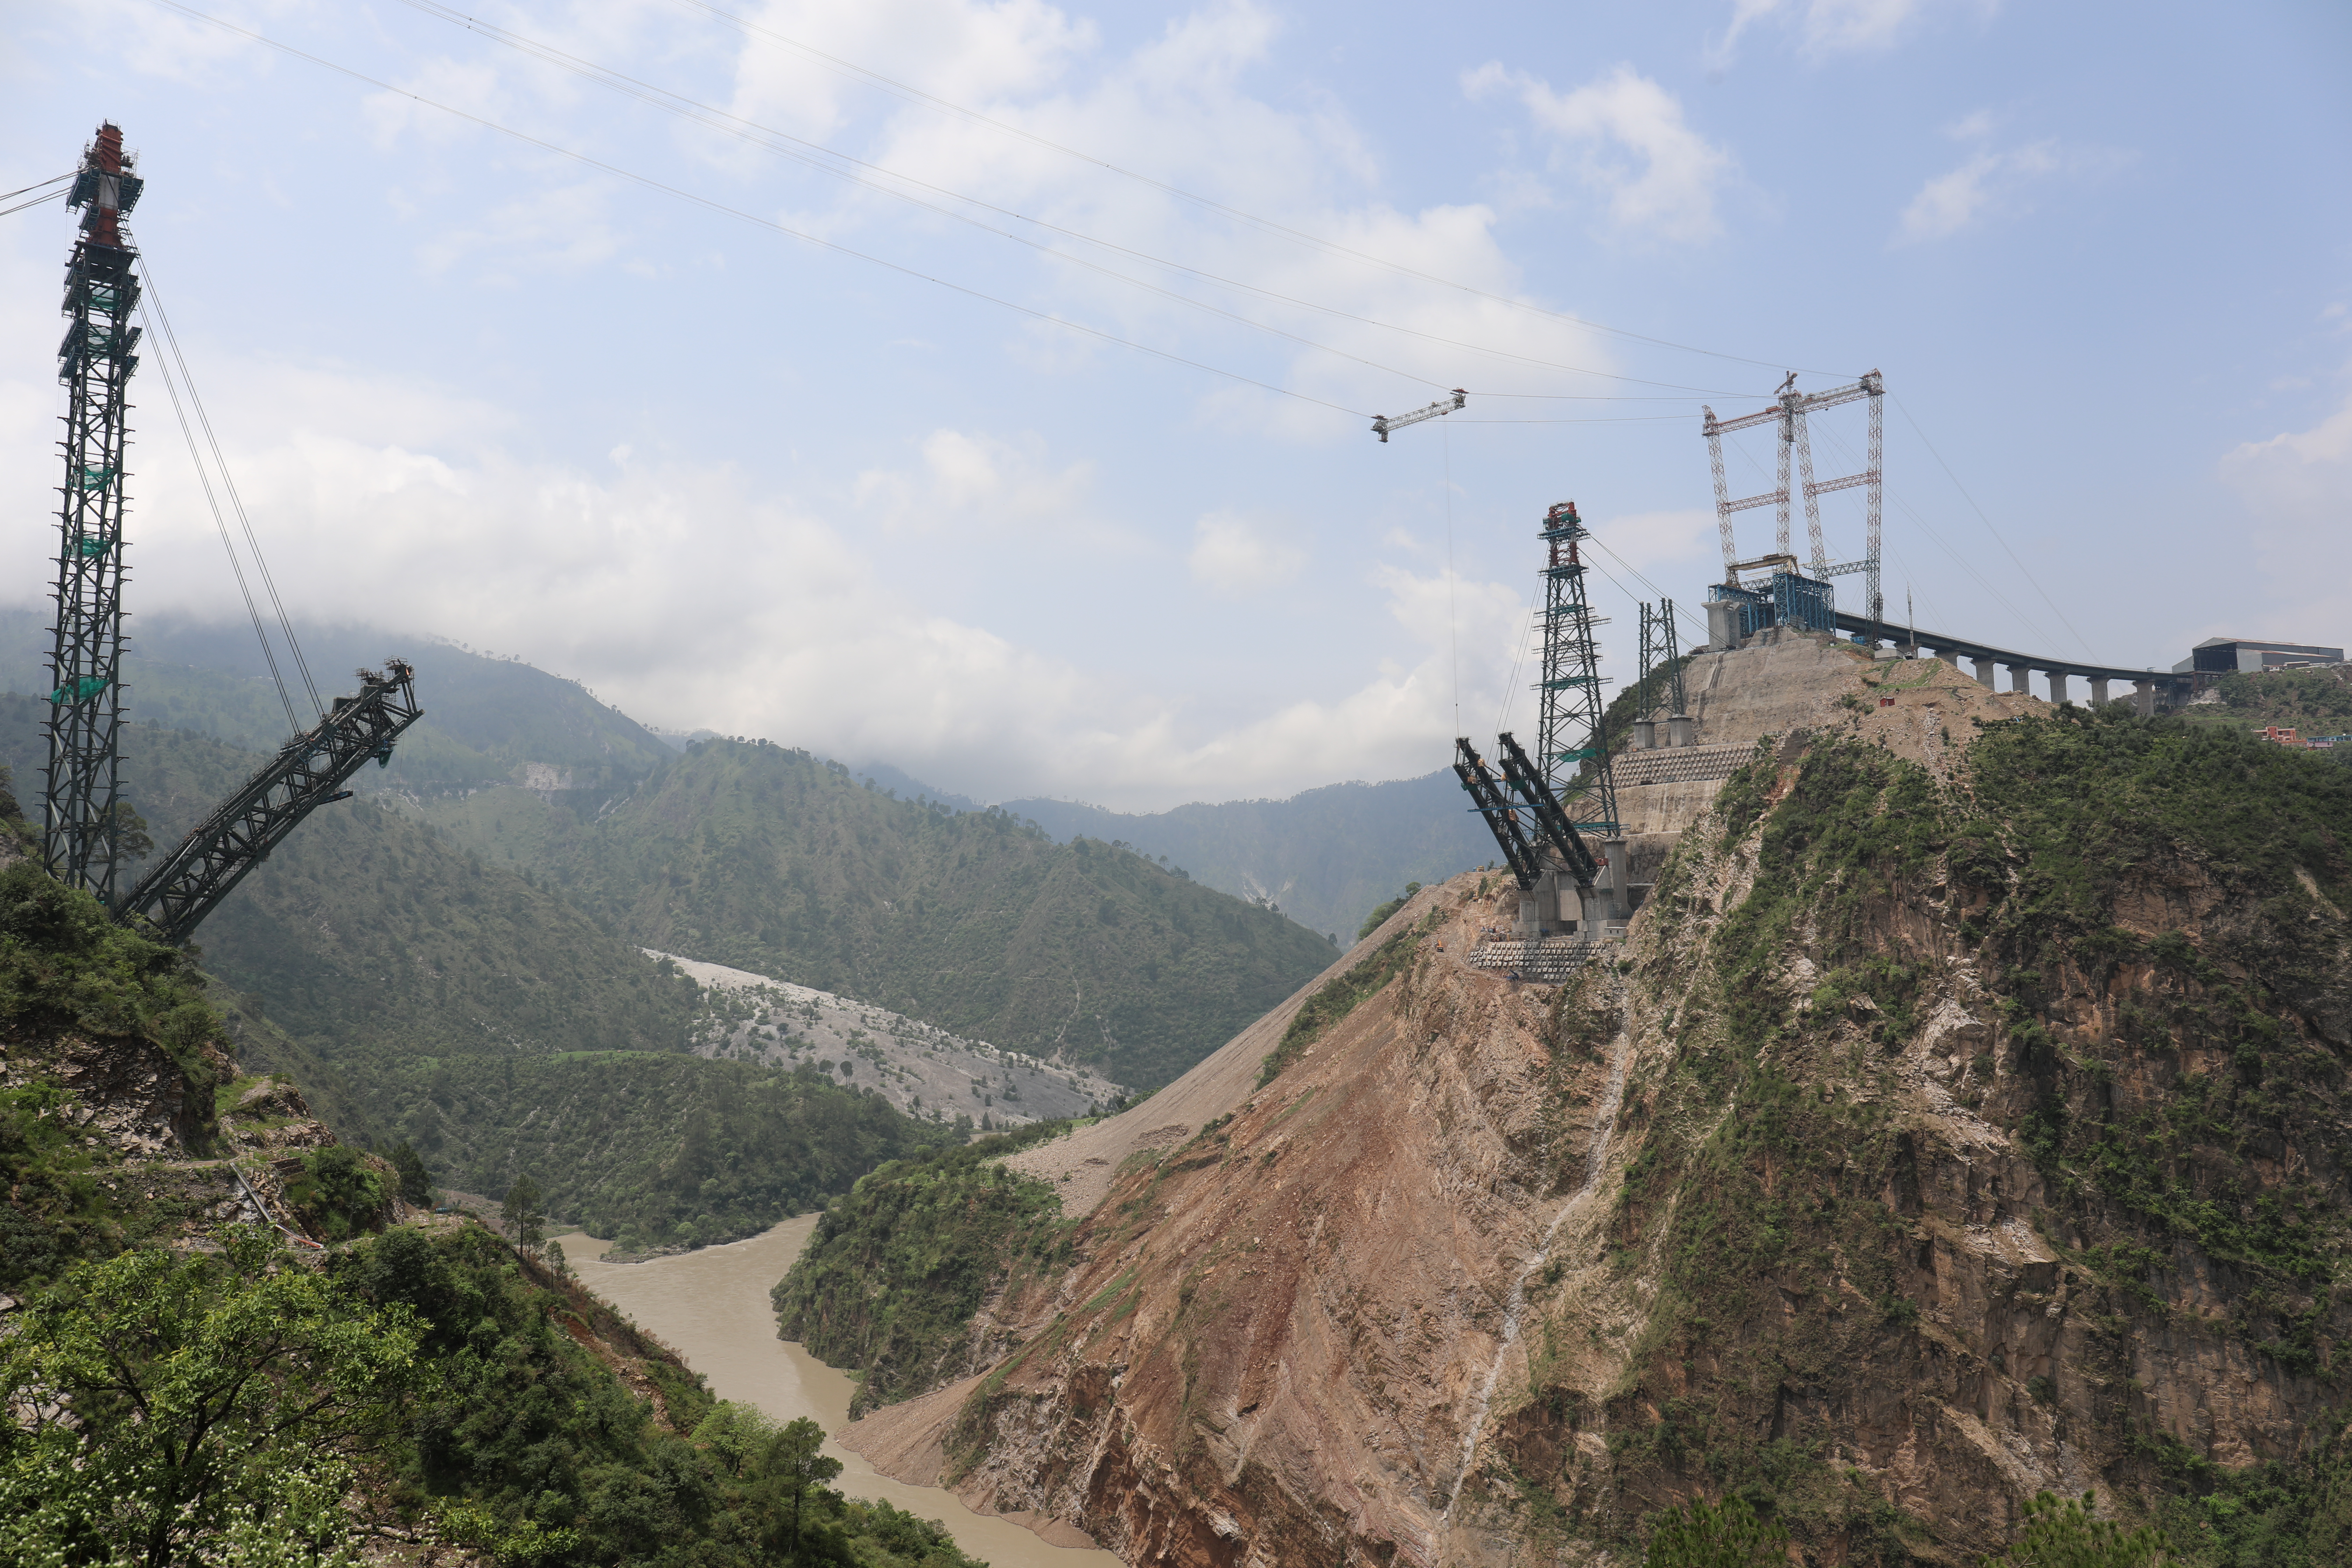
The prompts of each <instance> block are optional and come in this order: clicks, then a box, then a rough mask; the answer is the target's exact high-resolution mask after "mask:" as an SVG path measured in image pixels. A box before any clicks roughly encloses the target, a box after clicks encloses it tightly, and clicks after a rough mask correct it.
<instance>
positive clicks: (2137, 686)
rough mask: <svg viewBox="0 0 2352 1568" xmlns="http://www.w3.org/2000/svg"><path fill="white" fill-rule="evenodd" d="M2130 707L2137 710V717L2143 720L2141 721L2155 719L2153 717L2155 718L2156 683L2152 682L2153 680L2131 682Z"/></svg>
mask: <svg viewBox="0 0 2352 1568" xmlns="http://www.w3.org/2000/svg"><path fill="white" fill-rule="evenodd" d="M2132 705H2133V706H2134V707H2135V708H2137V710H2139V716H2140V717H2141V718H2143V719H2153V718H2155V717H2156V682H2155V681H2153V680H2135V681H2133V682H2132Z"/></svg>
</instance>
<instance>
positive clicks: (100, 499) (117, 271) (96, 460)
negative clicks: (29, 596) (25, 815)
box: [41, 125, 142, 903]
mask: <svg viewBox="0 0 2352 1568" xmlns="http://www.w3.org/2000/svg"><path fill="white" fill-rule="evenodd" d="M141 187H142V181H141V180H140V179H139V177H138V176H137V175H135V174H132V173H131V158H130V157H129V156H128V155H126V154H125V153H123V151H122V132H121V130H120V129H118V128H117V127H115V126H113V125H101V126H100V127H99V131H98V136H97V139H96V140H95V141H93V142H90V144H89V146H88V147H86V148H84V149H83V151H82V163H81V168H80V170H79V173H78V174H76V176H75V178H74V184H73V190H72V192H71V193H70V194H69V195H68V197H67V198H66V199H67V205H68V206H70V207H79V208H81V209H82V217H81V228H82V233H81V235H80V237H79V238H77V239H76V240H75V241H74V247H73V258H72V259H71V260H70V261H69V262H68V264H67V267H66V295H65V310H64V314H65V316H66V319H67V326H66V335H65V341H64V342H61V343H60V344H58V380H59V381H61V382H63V383H64V384H65V386H66V394H67V397H66V415H65V425H66V437H65V440H64V441H63V443H61V444H62V446H63V447H64V448H65V460H66V473H65V485H64V488H63V490H62V492H61V493H62V494H63V496H64V502H63V504H62V505H61V506H60V507H59V508H58V578H57V592H56V594H55V595H54V596H55V598H56V600H57V606H58V616H57V633H56V639H55V642H54V644H53V646H52V647H51V650H50V654H49V668H50V679H51V682H52V685H51V688H50V690H49V715H48V722H47V731H48V764H47V771H46V773H44V776H43V781H42V795H41V805H42V812H43V826H44V830H45V831H44V837H43V841H42V846H43V847H42V855H43V858H44V859H45V860H46V861H47V866H48V869H49V871H50V873H51V874H52V875H53V876H55V877H57V878H58V879H60V880H62V881H64V882H67V883H68V884H69V885H71V886H74V887H78V888H83V889H88V890H89V891H90V892H92V893H95V894H97V895H98V897H99V898H100V900H104V901H106V902H109V903H111V902H112V901H113V898H114V860H115V847H116V838H117V836H118V833H119V831H120V826H121V824H120V820H119V807H120V805H121V795H120V789H121V758H120V757H119V755H118V754H117V752H116V737H117V731H118V730H119V729H120V727H121V721H122V679H121V678H122V581H123V565H122V509H123V503H124V500H125V497H124V494H123V488H122V487H123V479H124V477H125V476H124V474H123V456H124V443H125V440H126V439H127V437H128V435H129V431H128V428H127V426H126V425H125V423H124V416H125V415H127V414H128V413H129V411H130V406H131V405H130V401H129V392H130V386H131V372H132V371H134V370H136V369H137V368H138V365H139V357H138V355H137V353H134V352H133V351H134V350H136V349H137V347H138V345H139V329H138V328H136V327H134V326H132V325H131V307H132V306H134V305H135V304H137V303H138V300H139V279H138V277H137V275H136V274H135V272H134V271H133V270H132V265H133V263H134V262H135V261H136V260H137V259H138V253H137V252H136V251H135V250H134V249H132V247H131V244H130V242H129V241H128V240H127V239H125V237H123V234H122V229H121V219H122V216H123V215H124V214H126V213H128V212H129V211H130V210H131V208H132V207H133V206H135V205H138V201H139V193H140V190H141Z"/></svg>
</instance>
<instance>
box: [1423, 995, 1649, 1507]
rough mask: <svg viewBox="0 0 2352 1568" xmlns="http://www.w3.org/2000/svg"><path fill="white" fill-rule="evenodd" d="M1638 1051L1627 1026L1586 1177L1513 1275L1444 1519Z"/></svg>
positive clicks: (1587, 1188) (1603, 1146) (1595, 1178)
mask: <svg viewBox="0 0 2352 1568" xmlns="http://www.w3.org/2000/svg"><path fill="white" fill-rule="evenodd" d="M1632 1056H1633V1031H1632V1030H1631V1029H1630V1028H1628V1029H1626V1030H1625V1031H1624V1032H1622V1033H1621V1034H1620V1035H1619V1036H1618V1037H1617V1050H1616V1053H1615V1055H1614V1056H1613V1057H1612V1058H1611V1060H1610V1063H1609V1086H1608V1088H1607V1089H1605V1090H1603V1091H1602V1093H1601V1110H1600V1113H1599V1114H1598V1115H1597V1116H1595V1117H1594V1118H1593V1122H1592V1147H1591V1151H1590V1152H1587V1153H1586V1155H1585V1157H1584V1180H1583V1181H1582V1182H1581V1183H1580V1184H1578V1185H1577V1189H1576V1191H1574V1192H1573V1193H1570V1194H1569V1195H1568V1199H1567V1201H1566V1202H1564V1203H1562V1204H1561V1205H1559V1213H1558V1214H1556V1215H1552V1216H1551V1224H1549V1225H1548V1226H1545V1227H1544V1233H1543V1240H1542V1241H1541V1242H1540V1243H1538V1246H1537V1247H1536V1249H1535V1252H1534V1253H1533V1254H1532V1255H1531V1256H1530V1257H1529V1258H1528V1261H1527V1263H1526V1265H1525V1266H1524V1267H1522V1268H1520V1269H1519V1274H1518V1278H1517V1279H1515V1280H1513V1281H1512V1284H1511V1304H1510V1306H1509V1308H1508V1309H1507V1310H1506V1311H1505V1312H1504V1314H1503V1337H1502V1342H1500V1343H1499V1344H1497V1345H1496V1347H1495V1360H1494V1362H1493V1363H1492V1364H1491V1365H1489V1366H1488V1367H1487V1368H1486V1384H1485V1385H1484V1386H1483V1387H1481V1388H1480V1389H1479V1390H1478V1408H1477V1411H1476V1413H1475V1415H1472V1416H1471V1418H1470V1428H1469V1431H1468V1432H1467V1433H1465V1435H1464V1436H1463V1439H1462V1460H1461V1463H1460V1464H1459V1465H1458V1466H1457V1467H1456V1468H1455V1471H1454V1488H1453V1490H1452V1492H1451V1494H1450V1495H1448V1496H1447V1498H1446V1500H1445V1510H1444V1513H1442V1514H1440V1515H1439V1522H1440V1523H1441V1524H1443V1523H1444V1521H1446V1520H1448V1519H1451V1518H1452V1517H1453V1515H1454V1500H1456V1499H1458V1498H1459V1497H1461V1495H1462V1483H1463V1482H1464V1481H1465V1480H1466V1479H1469V1476H1470V1465H1471V1461H1472V1460H1474V1459H1475V1458H1477V1454H1478V1439H1479V1438H1480V1437H1481V1436H1485V1434H1486V1411H1487V1408H1488V1406H1489V1405H1492V1404H1493V1403H1494V1399H1495V1385H1496V1384H1497V1383H1499V1382H1501V1381H1502V1376H1503V1363H1504V1362H1505V1361H1507V1359H1509V1356H1510V1353H1511V1347H1512V1346H1513V1345H1515V1344H1517V1342H1518V1339H1519V1321H1520V1319H1521V1317H1522V1316H1523V1315H1524V1314H1525V1312H1526V1310H1527V1304H1528V1280H1529V1279H1534V1278H1535V1275H1536V1271H1537V1270H1538V1269H1539V1268H1542V1267H1543V1266H1544V1265H1545V1264H1546V1263H1548V1262H1549V1261H1550V1260H1551V1247H1552V1243H1553V1242H1554V1241H1555V1240H1557V1239H1558V1238H1559V1227H1560V1226H1563V1225H1565V1224H1567V1223H1568V1216H1569V1215H1571V1214H1573V1213H1575V1212H1576V1208H1577V1205H1580V1203H1582V1202H1583V1201H1584V1198H1585V1196H1586V1194H1590V1193H1591V1191H1592V1189H1593V1187H1594V1185H1595V1184H1597V1183H1598V1182H1599V1181H1600V1180H1601V1169H1602V1167H1603V1166H1605V1165H1606V1164H1607V1163H1608V1161H1609V1141H1610V1139H1611V1138H1612V1137H1613V1136H1615V1134H1616V1131H1617V1111H1618V1109H1619V1107H1621V1106H1622V1105H1623V1104H1624V1102H1625V1063H1626V1061H1627V1059H1628V1058H1630V1057H1632Z"/></svg>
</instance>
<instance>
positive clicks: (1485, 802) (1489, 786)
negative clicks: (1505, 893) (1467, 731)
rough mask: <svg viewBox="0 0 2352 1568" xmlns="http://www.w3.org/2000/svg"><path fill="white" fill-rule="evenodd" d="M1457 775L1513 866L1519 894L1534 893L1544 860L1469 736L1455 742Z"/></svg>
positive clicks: (1497, 843)
mask: <svg viewBox="0 0 2352 1568" xmlns="http://www.w3.org/2000/svg"><path fill="white" fill-rule="evenodd" d="M1454 776H1455V777H1456V778H1458V779H1460V780H1461V781H1462V787H1463V788H1464V789H1465V790H1468V791H1469V792H1470V799H1471V801H1472V802H1473V803H1474V804H1475V805H1476V806H1477V808H1478V815H1479V816H1483V817H1485V818H1486V826H1487V829H1488V831H1490V832H1492V833H1493V834H1494V836H1495V842H1496V845H1497V846H1499V847H1501V849H1502V851H1503V858H1504V859H1505V860H1506V861H1507V862H1508V863H1509V864H1510V868H1511V879H1512V880H1514V881H1516V882H1517V883H1518V885H1519V891H1521V892H1523V893H1528V892H1533V891H1534V890H1535V885H1536V879H1537V878H1538V877H1540V876H1542V875H1543V869H1544V868H1543V860H1542V858H1540V857H1539V856H1538V855H1537V853H1536V847H1535V846H1534V845H1533V844H1530V843H1529V842H1528V835H1527V829H1526V828H1524V827H1522V826H1520V825H1519V814H1518V812H1517V810H1516V809H1515V808H1514V807H1513V806H1512V805H1511V800H1510V797H1509V796H1508V795H1505V794H1504V793H1503V786H1502V785H1500V784H1496V782H1495V775H1494V773H1493V772H1492V771H1491V770H1490V769H1489V768H1488V767H1487V766H1486V759H1485V758H1484V757H1481V756H1480V755H1479V754H1478V748H1477V747H1475V746H1474V745H1472V744H1471V743H1470V737H1469V736H1467V735H1462V736H1458V737H1456V738H1455V740H1454Z"/></svg>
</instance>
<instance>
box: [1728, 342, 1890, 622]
mask: <svg viewBox="0 0 2352 1568" xmlns="http://www.w3.org/2000/svg"><path fill="white" fill-rule="evenodd" d="M1796 380H1797V378H1796V376H1795V375H1794V374H1791V375H1790V377H1789V379H1788V381H1786V382H1784V383H1783V384H1781V387H1780V396H1779V397H1778V398H1777V399H1776V400H1775V401H1774V403H1773V405H1772V406H1771V407H1769V408H1766V409H1762V410H1760V411H1759V412H1757V413H1754V414H1743V415H1741V416H1738V418H1736V419H1717V417H1716V416H1715V410H1714V409H1712V408H1702V409H1701V410H1700V412H1701V413H1703V414H1705V415H1706V426H1705V428H1706V451H1707V457H1708V458H1710V459H1711V460H1712V461H1713V463H1714V465H1715V518H1716V524H1717V527H1718V528H1719V529H1720V530H1721V531H1722V534H1723V580H1724V581H1725V582H1726V583H1727V584H1730V585H1731V586H1733V587H1738V585H1739V568H1740V563H1739V561H1738V550H1737V549H1736V548H1735V547H1734V546H1733V544H1732V542H1731V514H1732V513H1734V512H1738V511H1745V510H1748V508H1750V507H1759V506H1769V507H1771V508H1772V509H1773V519H1774V521H1776V522H1777V523H1778V524H1779V528H1778V530H1777V531H1776V534H1775V542H1776V543H1777V544H1778V546H1779V548H1780V554H1781V555H1783V556H1791V557H1792V556H1793V554H1794V551H1793V549H1792V545H1791V541H1790V511H1791V510H1792V507H1793V503H1794V501H1795V499H1796V497H1795V491H1794V489H1792V488H1791V486H1790V482H1789V468H1790V460H1791V459H1792V458H1793V459H1794V461H1795V464H1796V468H1797V479H1798V483H1799V484H1800V485H1801V487H1802V489H1803V491H1804V497H1805V531H1806V534H1807V540H1806V542H1807V543H1808V544H1810V545H1811V548H1812V560H1811V567H1812V573H1813V576H1814V577H1815V578H1817V579H1820V580H1823V581H1826V580H1827V579H1829V578H1831V577H1836V576H1843V575H1844V574H1847V573H1852V572H1859V573H1861V574H1863V582H1864V592H1865V593H1866V595H1868V597H1869V600H1870V605H1869V609H1868V612H1867V613H1868V615H1869V616H1870V618H1871V619H1872V620H1874V621H1883V620H1885V618H1886V616H1885V607H1886V602H1885V597H1884V596H1883V595H1881V594H1880V592H1879V585H1878V525H1879V510H1880V509H1879V502H1880V492H1881V490H1882V489H1883V488H1884V475H1883V473H1882V463H1881V457H1882V454H1883V451H1884V448H1885V432H1886V425H1885V408H1884V406H1883V405H1885V401H1886V382H1885V378H1884V377H1882V376H1881V375H1880V374H1878V373H1877V372H1876V371H1872V372H1871V373H1870V374H1867V375H1865V376H1864V377H1863V378H1862V379H1861V380H1860V381H1856V382H1852V383H1849V384H1846V385H1844V386H1833V387H1832V388H1830V390H1829V391H1827V392H1799V391H1797V390H1796ZM1864 398H1867V399H1869V402H1870V437H1869V456H1868V457H1867V458H1864V466H1863V470H1862V472H1860V473H1858V474H1847V475H1844V476H1843V477H1842V478H1839V479H1814V478H1813V442H1812V432H1811V428H1810V427H1809V426H1808V423H1807V419H1808V416H1811V415H1814V414H1818V413H1820V412H1822V410H1823V409H1828V408H1835V407H1837V406H1839V405H1842V404H1847V403H1853V402H1857V401H1859V400H1861V399H1864ZM1773 424H1777V425H1778V426H1780V443H1779V445H1780V484H1779V485H1778V487H1777V488H1775V489H1769V490H1767V491H1765V492H1764V493H1763V494H1762V495H1753V496H1748V497H1746V498H1744V499H1742V500H1732V499H1731V488H1730V485H1729V482H1728V480H1727V478H1726V476H1725V474H1724V471H1723V438H1724V437H1726V436H1728V435H1731V434H1732V433H1734V432H1735V431H1739V430H1746V429H1749V428H1751V427H1753V426H1759V425H1773ZM1846 489H1861V490H1862V491H1863V506H1864V528H1865V531H1866V533H1867V538H1866V540H1865V541H1864V549H1863V557H1862V559H1861V560H1859V561H1848V562H1844V563H1841V564H1837V565H1832V564H1831V563H1830V558H1829V551H1828V549H1827V547H1826V546H1825V545H1824V543H1823V542H1822V506H1821V498H1822V497H1823V496H1825V495H1828V494H1830V493H1831V492H1832V491H1834V490H1846ZM1749 564H1750V565H1756V564H1758V563H1749Z"/></svg>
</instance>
